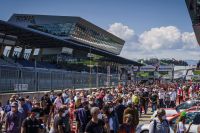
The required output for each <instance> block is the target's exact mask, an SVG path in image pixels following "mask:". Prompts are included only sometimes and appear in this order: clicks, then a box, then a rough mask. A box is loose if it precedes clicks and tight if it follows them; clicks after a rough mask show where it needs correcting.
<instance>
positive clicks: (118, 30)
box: [108, 23, 134, 41]
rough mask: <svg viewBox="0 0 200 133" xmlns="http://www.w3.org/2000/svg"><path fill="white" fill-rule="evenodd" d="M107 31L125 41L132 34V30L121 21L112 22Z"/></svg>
mask: <svg viewBox="0 0 200 133" xmlns="http://www.w3.org/2000/svg"><path fill="white" fill-rule="evenodd" d="M108 31H109V32H110V33H112V34H114V35H116V36H118V37H120V38H122V39H124V40H126V41H127V40H129V39H131V38H132V37H133V36H134V30H133V29H131V28H129V27H128V26H126V25H123V24H122V23H114V24H112V25H110V27H109V29H108Z"/></svg>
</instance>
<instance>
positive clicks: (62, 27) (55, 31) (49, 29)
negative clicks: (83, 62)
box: [28, 23, 123, 54]
mask: <svg viewBox="0 0 200 133" xmlns="http://www.w3.org/2000/svg"><path fill="white" fill-rule="evenodd" d="M28 27H29V28H32V29H35V30H39V31H42V32H45V33H49V34H52V35H55V36H59V37H66V38H67V37H71V38H72V39H75V40H77V41H80V42H82V43H85V44H87V45H91V46H93V47H96V48H99V49H102V50H105V51H109V52H112V53H114V54H120V52H121V49H122V47H123V44H120V43H118V42H116V41H115V40H113V39H112V38H110V37H109V36H108V35H105V34H102V33H100V32H97V31H95V30H93V29H91V28H88V27H86V26H84V25H81V24H75V23H62V24H60V23H54V24H42V25H29V26H28Z"/></svg>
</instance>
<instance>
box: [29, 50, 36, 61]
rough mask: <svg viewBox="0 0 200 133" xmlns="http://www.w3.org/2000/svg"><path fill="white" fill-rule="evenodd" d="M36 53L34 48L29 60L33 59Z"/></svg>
mask: <svg viewBox="0 0 200 133" xmlns="http://www.w3.org/2000/svg"><path fill="white" fill-rule="evenodd" d="M34 52H35V47H33V48H32V50H31V53H30V57H29V59H33V57H34Z"/></svg>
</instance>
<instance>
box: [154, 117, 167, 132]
mask: <svg viewBox="0 0 200 133" xmlns="http://www.w3.org/2000/svg"><path fill="white" fill-rule="evenodd" d="M164 121H165V122H166V123H167V125H168V127H169V122H168V121H167V120H164ZM156 126H157V121H156V120H155V119H154V120H153V132H154V133H156V128H157V127H156Z"/></svg>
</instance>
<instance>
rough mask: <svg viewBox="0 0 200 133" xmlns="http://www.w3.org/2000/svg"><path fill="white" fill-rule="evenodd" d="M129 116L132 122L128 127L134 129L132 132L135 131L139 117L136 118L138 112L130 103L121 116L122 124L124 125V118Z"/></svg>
mask: <svg viewBox="0 0 200 133" xmlns="http://www.w3.org/2000/svg"><path fill="white" fill-rule="evenodd" d="M128 114H130V115H131V117H132V119H131V120H132V121H131V122H130V124H129V125H130V126H131V128H133V129H134V131H136V127H137V125H138V124H139V116H138V111H137V109H136V108H135V106H134V105H133V104H132V103H131V102H130V103H128V107H127V108H126V109H125V110H124V114H123V122H124V123H126V116H127V115H128Z"/></svg>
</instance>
